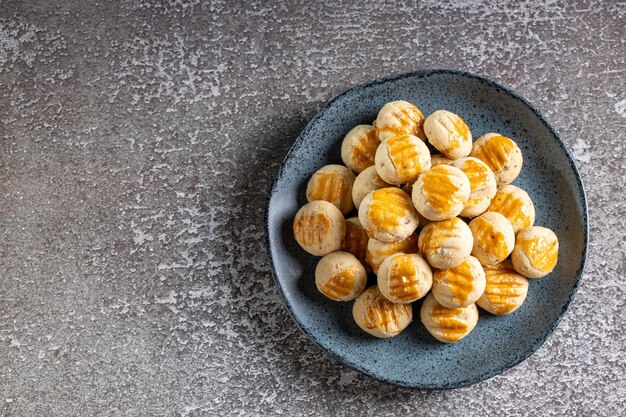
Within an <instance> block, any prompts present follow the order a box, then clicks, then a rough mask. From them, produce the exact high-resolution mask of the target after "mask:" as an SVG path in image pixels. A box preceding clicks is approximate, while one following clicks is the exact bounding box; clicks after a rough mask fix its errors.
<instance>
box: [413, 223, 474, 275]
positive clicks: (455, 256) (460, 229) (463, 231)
mask: <svg viewBox="0 0 626 417" xmlns="http://www.w3.org/2000/svg"><path fill="white" fill-rule="evenodd" d="M418 242H419V248H420V254H421V255H422V256H424V257H425V258H426V259H427V260H428V263H429V264H430V265H431V266H432V267H433V268H439V269H448V268H454V267H455V266H457V265H460V264H461V263H463V261H465V260H466V259H467V258H468V257H469V256H470V254H471V253H472V246H473V243H474V238H473V236H472V231H471V230H470V228H469V226H468V225H467V224H465V222H464V221H463V220H461V219H459V218H458V217H453V218H451V219H448V220H444V221H441V222H432V223H429V224H428V225H426V226H425V227H424V228H423V229H422V231H421V232H420V234H419V240H418Z"/></svg>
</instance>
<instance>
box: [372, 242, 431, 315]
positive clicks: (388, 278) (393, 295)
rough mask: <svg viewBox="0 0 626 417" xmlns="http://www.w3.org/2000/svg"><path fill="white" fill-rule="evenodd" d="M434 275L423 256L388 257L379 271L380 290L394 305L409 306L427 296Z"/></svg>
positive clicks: (395, 255) (402, 254)
mask: <svg viewBox="0 0 626 417" xmlns="http://www.w3.org/2000/svg"><path fill="white" fill-rule="evenodd" d="M432 283H433V273H432V271H431V270H430V267H429V266H428V264H427V263H426V261H425V260H424V259H422V257H421V256H419V255H416V254H407V253H396V254H393V255H391V256H388V257H387V259H385V260H384V261H383V263H382V264H381V265H380V269H379V270H378V288H379V289H380V292H381V293H382V294H383V295H384V296H385V298H386V299H388V300H389V301H391V302H393V303H399V304H408V303H412V302H414V301H417V300H419V299H420V298H422V297H423V296H425V295H426V294H427V293H428V291H430V287H431V285H432Z"/></svg>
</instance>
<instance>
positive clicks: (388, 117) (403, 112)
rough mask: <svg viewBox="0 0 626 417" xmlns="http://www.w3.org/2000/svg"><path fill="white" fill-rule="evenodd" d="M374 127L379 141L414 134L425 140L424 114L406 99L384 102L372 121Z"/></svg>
mask: <svg viewBox="0 0 626 417" xmlns="http://www.w3.org/2000/svg"><path fill="white" fill-rule="evenodd" d="M374 129H376V134H377V135H378V138H379V139H380V140H381V141H384V140H386V139H389V138H391V137H394V136H401V135H414V136H417V137H418V138H420V139H421V140H426V135H424V115H423V114H422V112H421V111H420V109H418V108H417V106H416V105H415V104H411V103H409V102H407V101H402V100H399V101H392V102H390V103H387V104H385V105H384V106H383V107H382V108H381V109H380V111H379V112H378V117H377V118H376V121H374Z"/></svg>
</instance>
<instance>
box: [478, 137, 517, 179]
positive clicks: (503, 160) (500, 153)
mask: <svg viewBox="0 0 626 417" xmlns="http://www.w3.org/2000/svg"><path fill="white" fill-rule="evenodd" d="M471 156H473V157H474V158H478V159H480V160H481V161H483V162H484V163H486V164H487V166H488V167H489V168H491V170H492V171H493V173H494V174H495V175H496V181H497V182H498V185H504V184H509V183H511V182H513V180H514V179H515V178H517V176H518V175H519V173H520V171H521V170H522V164H523V158H522V151H521V150H520V148H519V147H518V146H517V143H515V142H514V141H513V140H512V139H510V138H507V137H506V136H502V135H500V134H499V133H487V134H486V135H483V136H481V137H479V138H478V140H476V142H474V144H473V145H472V153H471Z"/></svg>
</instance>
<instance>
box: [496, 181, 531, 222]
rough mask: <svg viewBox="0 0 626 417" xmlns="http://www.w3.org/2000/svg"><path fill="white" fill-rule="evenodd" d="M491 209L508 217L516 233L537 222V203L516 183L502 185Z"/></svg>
mask: <svg viewBox="0 0 626 417" xmlns="http://www.w3.org/2000/svg"><path fill="white" fill-rule="evenodd" d="M489 211H495V212H497V213H500V214H502V215H503V216H504V217H506V218H507V219H508V220H509V221H510V222H511V225H512V226H513V230H514V231H515V233H517V232H519V231H520V230H522V229H524V228H526V227H530V226H532V225H533V224H534V223H535V205H534V204H533V201H532V200H531V199H530V197H529V196H528V193H527V192H526V191H524V190H522V189H521V188H519V187H516V186H514V185H510V184H509V185H504V186H502V187H500V189H499V190H498V192H497V193H496V196H495V197H494V198H493V200H491V204H489Z"/></svg>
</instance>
